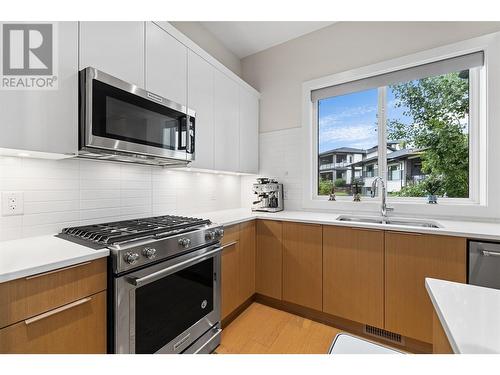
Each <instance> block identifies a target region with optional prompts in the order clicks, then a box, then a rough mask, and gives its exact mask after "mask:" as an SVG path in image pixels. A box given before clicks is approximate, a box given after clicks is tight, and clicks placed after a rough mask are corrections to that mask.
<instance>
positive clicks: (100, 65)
mask: <svg viewBox="0 0 500 375" xmlns="http://www.w3.org/2000/svg"><path fill="white" fill-rule="evenodd" d="M79 65H80V69H84V68H86V67H88V66H91V67H93V68H96V69H98V70H101V71H103V72H104V73H107V74H110V75H112V76H115V77H117V78H120V79H121V80H123V81H126V82H128V83H133V84H135V85H137V86H139V87H144V22H135V21H134V22H121V21H120V22H80V64H79Z"/></svg>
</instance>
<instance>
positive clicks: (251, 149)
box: [240, 87, 259, 173]
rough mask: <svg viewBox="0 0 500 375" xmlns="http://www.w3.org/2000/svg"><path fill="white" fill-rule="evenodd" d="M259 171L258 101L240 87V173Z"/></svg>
mask: <svg viewBox="0 0 500 375" xmlns="http://www.w3.org/2000/svg"><path fill="white" fill-rule="evenodd" d="M258 171H259V99H258V98H257V97H256V96H255V95H253V94H252V93H250V92H249V91H248V90H246V89H245V88H243V87H240V172H244V173H258Z"/></svg>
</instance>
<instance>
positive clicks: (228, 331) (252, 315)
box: [216, 303, 341, 354]
mask: <svg viewBox="0 0 500 375" xmlns="http://www.w3.org/2000/svg"><path fill="white" fill-rule="evenodd" d="M340 332H341V331H340V330H338V329H336V328H333V327H330V326H327V325H324V324H321V323H317V322H314V321H312V320H309V319H305V318H301V317H300V316H296V315H293V314H289V313H287V312H284V311H281V310H276V309H273V308H272V307H268V306H265V305H261V304H259V303H252V304H251V305H250V306H249V307H248V308H247V309H246V310H245V311H244V312H243V313H242V314H241V315H239V316H238V317H237V318H236V319H235V320H234V321H232V322H231V324H229V326H227V327H226V328H224V330H223V331H222V340H221V344H220V345H219V347H218V348H217V350H216V352H217V353H218V354H325V353H327V352H328V348H329V347H330V344H331V343H332V341H333V339H334V338H335V335H336V334H337V333H340Z"/></svg>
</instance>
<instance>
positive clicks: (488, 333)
mask: <svg viewBox="0 0 500 375" xmlns="http://www.w3.org/2000/svg"><path fill="white" fill-rule="evenodd" d="M425 287H426V288H427V292H428V293H429V296H430V298H431V301H432V304H433V305H434V309H435V310H436V314H437V316H438V318H439V321H440V322H441V325H442V326H443V329H444V332H445V333H446V336H447V338H448V341H449V342H450V345H451V348H452V349H453V351H454V352H455V353H457V354H458V353H460V354H489V353H500V290H497V289H491V288H484V287H480V286H475V285H469V284H461V283H455V282H451V281H445V280H437V279H430V278H427V279H425Z"/></svg>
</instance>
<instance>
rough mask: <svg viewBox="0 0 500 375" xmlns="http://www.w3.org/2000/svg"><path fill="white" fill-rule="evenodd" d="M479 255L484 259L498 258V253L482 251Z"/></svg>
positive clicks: (499, 254) (499, 255)
mask: <svg viewBox="0 0 500 375" xmlns="http://www.w3.org/2000/svg"><path fill="white" fill-rule="evenodd" d="M481 253H482V254H483V256H485V257H500V251H491V250H482V252H481Z"/></svg>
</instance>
